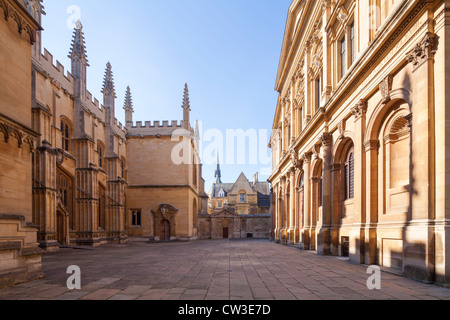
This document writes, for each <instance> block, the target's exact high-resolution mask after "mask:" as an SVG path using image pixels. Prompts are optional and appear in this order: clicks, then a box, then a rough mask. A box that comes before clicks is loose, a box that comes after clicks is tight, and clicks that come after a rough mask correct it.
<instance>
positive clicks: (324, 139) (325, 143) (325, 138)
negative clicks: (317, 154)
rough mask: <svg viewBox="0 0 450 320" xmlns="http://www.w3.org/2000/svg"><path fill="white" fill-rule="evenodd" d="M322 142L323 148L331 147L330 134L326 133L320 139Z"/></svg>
mask: <svg viewBox="0 0 450 320" xmlns="http://www.w3.org/2000/svg"><path fill="white" fill-rule="evenodd" d="M319 140H320V142H321V143H322V146H330V145H331V141H332V140H333V139H332V135H331V133H329V132H324V133H323V134H322V135H321V136H320V138H319Z"/></svg>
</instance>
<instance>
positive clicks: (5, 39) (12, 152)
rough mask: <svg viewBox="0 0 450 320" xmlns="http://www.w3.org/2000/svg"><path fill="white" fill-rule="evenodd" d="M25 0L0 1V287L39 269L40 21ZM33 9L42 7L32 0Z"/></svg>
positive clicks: (32, 275)
mask: <svg viewBox="0 0 450 320" xmlns="http://www.w3.org/2000/svg"><path fill="white" fill-rule="evenodd" d="M28 5H30V4H29V1H23V0H22V1H16V0H2V1H0V12H1V13H2V14H1V18H0V35H1V36H0V288H2V287H5V286H10V285H13V284H15V283H17V282H22V281H27V280H31V279H35V278H37V277H40V276H41V275H42V270H41V255H42V250H41V249H40V248H39V247H38V241H37V232H38V230H39V229H38V226H37V225H35V224H34V222H35V221H34V219H33V193H32V188H31V185H32V181H33V174H32V163H33V157H34V153H35V152H36V138H37V137H38V133H37V132H36V131H35V130H34V127H33V122H32V110H31V103H32V96H31V88H32V72H31V68H32V65H31V48H32V46H33V44H35V42H36V38H37V36H38V32H39V30H40V29H41V26H40V23H39V21H38V20H36V19H35V18H34V17H33V16H31V15H30V14H29V13H28V11H27V7H28ZM35 5H36V8H35V9H36V10H42V8H41V4H40V2H36V3H35Z"/></svg>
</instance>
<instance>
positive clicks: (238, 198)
mask: <svg viewBox="0 0 450 320" xmlns="http://www.w3.org/2000/svg"><path fill="white" fill-rule="evenodd" d="M221 176H222V173H221V170H220V165H219V163H217V169H216V172H215V180H214V183H213V185H212V187H211V190H210V193H209V203H208V213H207V214H206V213H205V214H199V218H198V220H199V221H198V234H199V238H200V239H241V238H269V237H270V229H271V218H270V217H271V216H270V196H271V194H270V185H269V183H268V182H267V181H258V174H255V175H254V179H253V181H252V182H250V181H249V180H248V179H247V177H246V176H245V175H244V173H241V174H240V176H239V177H238V179H237V180H236V182H234V183H222V180H221Z"/></svg>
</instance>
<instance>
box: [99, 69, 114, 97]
mask: <svg viewBox="0 0 450 320" xmlns="http://www.w3.org/2000/svg"><path fill="white" fill-rule="evenodd" d="M102 93H103V94H111V95H114V97H115V93H116V89H115V87H114V77H113V73H112V66H111V63H109V62H108V63H107V64H106V71H105V77H104V78H103V89H102Z"/></svg>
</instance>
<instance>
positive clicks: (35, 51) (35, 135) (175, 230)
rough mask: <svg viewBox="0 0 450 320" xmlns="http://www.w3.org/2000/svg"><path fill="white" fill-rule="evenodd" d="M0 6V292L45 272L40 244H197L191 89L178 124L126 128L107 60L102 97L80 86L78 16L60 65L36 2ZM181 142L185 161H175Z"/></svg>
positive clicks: (200, 186)
mask: <svg viewBox="0 0 450 320" xmlns="http://www.w3.org/2000/svg"><path fill="white" fill-rule="evenodd" d="M0 9H1V10H0V11H1V12H3V14H4V15H3V16H4V19H2V20H1V21H0V32H1V34H2V37H0V42H1V46H0V58H1V61H2V64H1V65H0V80H1V85H0V97H1V99H0V154H1V156H0V167H1V171H0V287H3V286H9V285H12V284H15V283H18V282H21V281H26V280H29V279H32V278H36V277H39V276H41V275H42V271H41V254H42V252H44V251H43V250H42V249H44V250H45V251H55V250H58V249H59V248H60V247H61V246H73V245H89V246H99V245H102V244H105V243H108V242H115V243H124V242H127V241H128V238H129V237H132V236H139V237H147V238H148V239H154V240H175V239H177V240H191V239H196V238H197V214H198V213H199V212H206V211H207V196H206V194H205V192H204V180H203V179H202V177H201V172H202V169H201V163H200V159H199V154H198V136H199V133H198V132H195V131H194V129H193V128H192V127H191V124H190V120H189V115H190V111H191V109H190V101H189V91H188V88H187V85H186V87H185V92H184V97H183V105H182V109H183V120H182V121H174V122H172V123H169V122H168V121H163V122H162V123H159V122H158V121H155V122H154V123H150V122H146V123H145V125H142V122H136V125H134V123H133V111H134V109H133V104H132V98H131V89H130V88H127V91H126V98H125V103H124V110H125V118H126V125H125V126H122V124H121V123H119V122H118V121H117V119H116V118H115V114H116V88H115V85H114V76H113V67H112V65H111V64H110V63H109V62H108V63H107V64H106V68H105V74H104V81H103V88H102V94H103V103H102V104H100V103H99V101H98V100H97V99H93V97H92V94H91V93H90V92H89V91H88V89H87V86H86V79H87V70H88V67H89V62H88V58H87V49H86V43H85V36H84V33H83V26H82V24H81V22H80V21H78V22H77V23H76V27H75V30H74V32H73V39H72V44H71V46H70V49H69V48H68V49H69V50H68V51H69V58H70V60H71V71H70V72H65V69H64V67H63V66H62V65H61V64H60V63H59V62H58V61H56V63H54V61H53V56H52V55H51V54H50V53H49V52H48V51H47V50H46V49H44V50H43V54H42V53H41V51H42V50H41V49H42V43H41V39H42V37H41V32H42V28H41V27H40V23H41V16H42V14H44V11H43V6H42V1H38V0H20V1H19V0H1V1H0ZM177 148H182V149H183V152H182V153H183V154H184V155H189V158H188V159H182V161H181V162H180V163H178V162H177V161H175V160H174V157H173V156H172V155H173V150H174V149H176V150H178V149H177ZM162 233H164V234H162Z"/></svg>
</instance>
